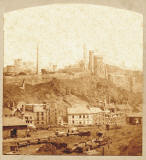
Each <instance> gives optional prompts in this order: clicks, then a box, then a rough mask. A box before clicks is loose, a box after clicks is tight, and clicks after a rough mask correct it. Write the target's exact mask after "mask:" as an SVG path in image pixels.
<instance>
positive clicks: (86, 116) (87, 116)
mask: <svg viewBox="0 0 146 160" xmlns="http://www.w3.org/2000/svg"><path fill="white" fill-rule="evenodd" d="M75 117H77V116H74V115H72V118H75ZM79 118H89V115H79Z"/></svg>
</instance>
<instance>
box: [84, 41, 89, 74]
mask: <svg viewBox="0 0 146 160" xmlns="http://www.w3.org/2000/svg"><path fill="white" fill-rule="evenodd" d="M83 59H84V60H83V61H84V71H87V70H88V62H87V48H86V45H85V44H84V45H83Z"/></svg>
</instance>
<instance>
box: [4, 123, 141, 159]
mask: <svg viewBox="0 0 146 160" xmlns="http://www.w3.org/2000/svg"><path fill="white" fill-rule="evenodd" d="M80 130H88V131H91V136H83V137H80V136H77V135H70V136H63V137H56V138H53V139H52V141H54V140H55V142H59V143H67V146H73V144H75V143H77V144H78V143H80V142H87V141H89V140H92V139H94V138H97V136H96V132H98V131H99V129H98V128H96V127H86V128H80ZM103 132H104V134H105V135H106V136H109V137H110V138H111V139H112V143H111V144H110V145H109V146H108V145H105V146H104V155H105V156H108V155H111V156H128V155H129V156H141V155H142V126H141V125H138V126H136V125H127V126H124V127H122V128H120V129H110V130H108V131H106V130H104V131H103ZM50 135H53V131H47V130H44V131H37V132H34V133H33V135H32V136H31V137H30V139H31V138H35V137H36V138H43V137H49V136H50ZM24 139H25V138H24ZM10 141H12V139H9V140H8V139H7V140H4V143H5V144H6V143H8V142H10ZM43 146H45V144H38V145H30V146H27V147H22V148H20V150H19V151H18V152H17V153H16V154H29V155H30V154H32V155H34V154H39V155H41V154H45V155H47V154H48V155H50V154H53V155H85V154H84V153H70V154H67V153H64V152H63V150H56V152H53V153H51V152H49V151H44V150H40V151H39V152H37V150H38V149H39V148H40V147H42V148H43ZM96 151H99V152H97V154H95V155H103V147H100V148H97V149H96ZM91 155H92V153H91Z"/></svg>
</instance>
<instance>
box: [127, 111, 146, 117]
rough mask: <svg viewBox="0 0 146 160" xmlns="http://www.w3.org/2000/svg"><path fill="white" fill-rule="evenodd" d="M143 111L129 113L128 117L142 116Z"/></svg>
mask: <svg viewBox="0 0 146 160" xmlns="http://www.w3.org/2000/svg"><path fill="white" fill-rule="evenodd" d="M142 116H143V114H142V112H138V113H131V114H127V117H142Z"/></svg>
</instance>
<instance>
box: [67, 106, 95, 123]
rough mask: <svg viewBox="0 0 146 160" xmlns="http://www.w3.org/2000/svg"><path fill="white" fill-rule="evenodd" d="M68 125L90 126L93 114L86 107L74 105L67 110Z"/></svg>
mask: <svg viewBox="0 0 146 160" xmlns="http://www.w3.org/2000/svg"><path fill="white" fill-rule="evenodd" d="M67 112H68V125H74V126H77V125H92V124H93V113H92V111H91V110H90V109H89V108H88V107H87V106H86V105H83V104H82V105H80V104H75V105H73V106H72V107H71V108H68V110H67Z"/></svg>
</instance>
